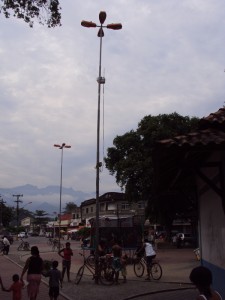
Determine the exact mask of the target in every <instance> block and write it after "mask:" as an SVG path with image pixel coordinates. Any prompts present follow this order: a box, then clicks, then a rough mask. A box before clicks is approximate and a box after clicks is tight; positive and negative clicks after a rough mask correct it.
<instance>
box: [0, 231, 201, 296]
mask: <svg viewBox="0 0 225 300" xmlns="http://www.w3.org/2000/svg"><path fill="white" fill-rule="evenodd" d="M28 241H29V242H30V244H31V246H33V245H37V246H38V247H39V250H40V254H41V257H42V258H43V259H46V260H58V261H59V262H60V264H59V269H61V258H60V257H59V256H58V254H57V253H56V252H52V250H51V247H50V246H48V245H47V239H46V238H39V237H37V238H29V239H28ZM19 243H20V241H15V242H14V244H13V245H11V248H10V253H9V255H8V256H0V264H1V277H2V279H3V282H4V285H5V286H6V287H9V286H10V284H11V277H12V275H13V274H15V273H18V274H21V271H22V269H21V268H22V266H23V265H24V262H25V260H26V259H27V258H28V257H29V255H30V253H29V252H24V251H17V247H18V245H19ZM71 248H72V250H73V252H74V256H73V260H72V268H71V279H72V282H70V283H68V282H66V278H64V283H63V288H62V289H61V294H60V297H59V298H58V299H59V300H63V299H67V300H70V299H76V300H90V298H91V299H92V300H97V299H107V300H128V299H138V300H139V299H146V300H147V299H149V297H150V295H151V300H158V299H160V300H163V299H167V300H168V298H169V299H173V300H174V299H175V300H176V299H182V300H190V299H195V297H196V295H197V291H196V289H195V288H194V287H193V285H191V284H190V281H189V274H190V271H191V270H192V268H194V267H195V266H197V265H199V262H198V261H197V260H196V258H195V255H194V253H193V249H189V248H187V249H159V250H158V251H157V259H158V260H159V261H160V264H161V266H162V269H163V276H162V278H161V279H160V280H159V281H150V282H148V281H145V280H144V279H145V278H144V277H143V278H137V277H136V276H135V274H134V271H133V265H128V267H127V271H128V276H127V283H123V282H122V279H121V281H120V284H119V285H113V286H103V285H101V284H95V282H94V280H92V276H91V274H90V273H89V272H88V271H85V274H84V276H83V278H82V280H81V282H80V284H79V285H76V284H74V279H75V276H76V273H77V271H78V269H79V267H80V266H81V264H82V258H81V256H80V255H79V252H82V250H81V248H80V243H79V242H76V241H71ZM87 254H88V253H87ZM47 283H48V279H47V278H44V277H43V280H42V283H41V286H40V293H39V295H38V298H37V300H38V299H42V300H44V299H49V297H48V285H47ZM3 299H4V300H8V299H12V295H11V294H10V293H6V292H2V291H0V300H3ZM23 299H24V300H27V299H28V298H27V294H26V289H24V291H23Z"/></svg>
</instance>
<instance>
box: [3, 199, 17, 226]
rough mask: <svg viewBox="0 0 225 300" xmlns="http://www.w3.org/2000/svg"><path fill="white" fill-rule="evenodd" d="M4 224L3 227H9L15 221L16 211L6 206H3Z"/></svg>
mask: <svg viewBox="0 0 225 300" xmlns="http://www.w3.org/2000/svg"><path fill="white" fill-rule="evenodd" d="M1 208H2V212H1V214H2V224H3V227H8V226H9V223H10V222H11V221H12V220H13V217H14V211H13V207H9V206H6V205H4V204H2V207H1Z"/></svg>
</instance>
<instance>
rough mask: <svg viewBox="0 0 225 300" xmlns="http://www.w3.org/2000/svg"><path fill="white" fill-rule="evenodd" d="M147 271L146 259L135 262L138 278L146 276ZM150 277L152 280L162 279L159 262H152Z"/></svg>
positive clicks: (135, 272)
mask: <svg viewBox="0 0 225 300" xmlns="http://www.w3.org/2000/svg"><path fill="white" fill-rule="evenodd" d="M145 269H147V262H146V260H145V258H144V257H140V258H138V259H136V261H135V262H134V274H135V275H136V276H137V277H142V276H143V275H144V272H145ZM150 275H151V277H152V279H154V280H159V279H160V278H161V277H162V267H161V266H160V264H159V262H158V261H157V260H155V259H153V260H152V263H151V265H150Z"/></svg>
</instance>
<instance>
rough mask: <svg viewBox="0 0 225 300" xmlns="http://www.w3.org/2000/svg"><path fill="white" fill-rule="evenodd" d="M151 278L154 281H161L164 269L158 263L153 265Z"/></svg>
mask: <svg viewBox="0 0 225 300" xmlns="http://www.w3.org/2000/svg"><path fill="white" fill-rule="evenodd" d="M151 276H152V278H153V279H154V280H159V279H160V278H161V277H162V268H161V266H160V264H158V263H152V265H151Z"/></svg>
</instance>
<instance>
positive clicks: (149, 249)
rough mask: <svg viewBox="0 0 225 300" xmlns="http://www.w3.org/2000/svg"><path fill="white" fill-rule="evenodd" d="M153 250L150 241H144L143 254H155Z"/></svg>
mask: <svg viewBox="0 0 225 300" xmlns="http://www.w3.org/2000/svg"><path fill="white" fill-rule="evenodd" d="M155 254H156V253H155V251H154V249H153V247H152V244H150V243H145V255H146V256H152V255H155Z"/></svg>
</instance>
